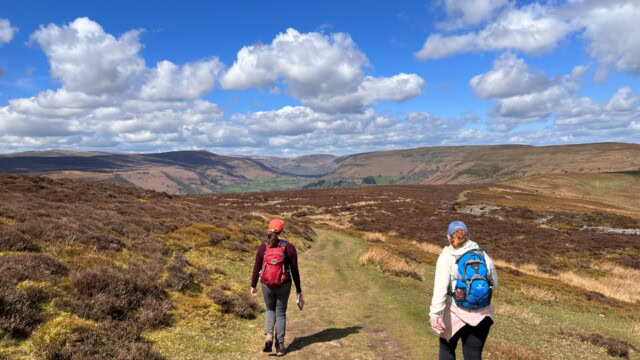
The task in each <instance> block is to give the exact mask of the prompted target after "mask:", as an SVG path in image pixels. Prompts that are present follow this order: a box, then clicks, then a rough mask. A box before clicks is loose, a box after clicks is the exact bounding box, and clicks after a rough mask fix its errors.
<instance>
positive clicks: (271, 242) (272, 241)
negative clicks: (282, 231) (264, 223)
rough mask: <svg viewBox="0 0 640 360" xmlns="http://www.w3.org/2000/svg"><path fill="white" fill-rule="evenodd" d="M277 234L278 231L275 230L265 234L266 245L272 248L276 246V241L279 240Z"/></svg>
mask: <svg viewBox="0 0 640 360" xmlns="http://www.w3.org/2000/svg"><path fill="white" fill-rule="evenodd" d="M278 235H279V233H277V232H275V231H269V234H267V247H270V248H272V247H276V246H278V243H279V242H280V239H279V238H278Z"/></svg>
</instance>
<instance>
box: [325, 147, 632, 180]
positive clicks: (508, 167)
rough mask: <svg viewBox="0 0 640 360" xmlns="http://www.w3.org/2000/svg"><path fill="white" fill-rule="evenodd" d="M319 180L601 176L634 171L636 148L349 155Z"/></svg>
mask: <svg viewBox="0 0 640 360" xmlns="http://www.w3.org/2000/svg"><path fill="white" fill-rule="evenodd" d="M337 162H338V163H339V164H340V166H338V168H337V169H336V170H335V171H333V172H332V173H331V174H329V175H327V176H326V177H324V178H323V179H322V180H324V182H323V183H321V184H319V185H321V186H320V187H331V185H332V184H335V183H337V182H342V183H344V184H350V183H355V184H360V183H363V179H365V178H367V177H369V179H368V181H367V180H365V181H364V183H369V184H372V183H373V184H375V183H378V184H380V183H382V184H388V183H393V184H474V183H490V182H497V181H503V180H508V179H515V178H520V177H526V176H532V175H540V174H563V173H606V172H620V171H634V170H638V169H640V145H638V144H622V143H598V144H580V145H561V146H544V147H535V146H526V145H498V146H462V147H427V148H418V149H409V150H397V151H384V152H373V153H365V154H357V155H350V156H346V157H343V158H340V159H338V160H337Z"/></svg>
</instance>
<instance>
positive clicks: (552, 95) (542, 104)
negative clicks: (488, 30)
mask: <svg viewBox="0 0 640 360" xmlns="http://www.w3.org/2000/svg"><path fill="white" fill-rule="evenodd" d="M584 71H585V67H582V66H578V67H576V68H574V70H573V71H572V72H571V74H568V75H564V76H559V77H556V78H548V77H547V76H546V75H545V74H544V73H538V74H532V73H531V71H530V70H529V67H528V65H527V64H526V63H525V62H524V61H523V60H522V59H520V58H518V57H516V56H515V55H513V54H511V53H505V54H503V55H502V56H501V57H500V58H498V59H497V60H496V61H495V62H494V64H493V69H492V70H490V71H489V72H487V73H484V74H480V75H477V76H474V77H473V78H472V79H471V80H470V82H469V85H470V86H471V88H472V89H473V91H474V92H475V93H476V95H478V96H480V97H483V98H488V99H491V100H492V101H493V102H494V107H493V109H492V110H491V111H490V114H489V115H490V118H491V122H490V125H491V128H492V129H493V130H496V131H499V132H505V133H506V132H510V131H512V130H514V129H515V128H517V127H518V126H519V125H522V124H527V123H533V122H544V121H546V120H548V119H551V120H553V124H554V125H555V128H554V129H555V131H556V134H555V138H556V139H560V140H562V139H566V141H569V140H573V141H578V139H589V140H592V139H598V136H600V139H602V138H608V139H618V140H623V139H625V138H626V139H629V138H630V137H633V134H638V135H640V133H638V132H637V130H636V129H634V128H633V124H634V122H637V121H639V119H640V109H639V108H638V106H639V104H640V97H639V96H637V95H634V94H633V91H632V89H631V88H629V87H622V88H620V89H618V90H617V91H616V93H615V94H613V95H612V96H611V98H610V99H609V100H608V101H606V102H604V103H602V104H599V103H597V102H596V101H594V100H593V99H591V98H589V97H580V96H579V90H580V78H581V76H582V74H583V73H584ZM598 134H599V135H598ZM524 139H528V140H530V141H532V142H540V139H537V138H533V137H532V135H531V134H529V135H526V136H523V135H513V134H512V136H511V138H510V141H513V142H522V140H524ZM562 141H564V140H562Z"/></svg>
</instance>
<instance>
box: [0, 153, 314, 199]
mask: <svg viewBox="0 0 640 360" xmlns="http://www.w3.org/2000/svg"><path fill="white" fill-rule="evenodd" d="M310 159H314V158H313V157H311V158H310ZM320 159H321V160H319V161H316V160H315V159H314V160H313V161H314V162H313V163H314V164H316V163H318V162H320V163H323V161H324V158H323V157H321V158H320ZM277 162H278V161H276V160H273V161H271V163H273V164H274V165H278V164H276V163H277ZM282 164H283V166H282V168H281V169H279V168H277V167H270V166H267V165H265V164H264V163H263V162H261V161H258V160H255V159H253V158H250V157H236V156H223V155H217V154H213V153H210V152H207V151H175V152H166V153H158V154H104V153H75V152H67V151H57V150H56V151H47V152H28V153H17V154H9V155H5V156H2V157H0V172H6V173H22V174H39V175H43V174H46V175H48V176H51V177H53V178H73V179H80V180H86V181H97V182H105V183H113V184H118V185H125V186H131V187H138V188H142V189H148V190H155V191H162V192H166V193H169V194H202V193H211V192H221V191H225V190H226V189H227V188H229V187H232V186H237V185H239V184H245V185H246V184H251V183H252V182H253V181H258V182H260V181H261V182H265V180H267V183H268V186H267V187H268V188H269V189H273V188H278V187H279V186H285V187H287V188H295V187H299V185H300V186H301V185H303V184H306V183H307V182H309V181H310V180H308V178H310V177H311V178H313V177H314V175H309V174H308V173H310V172H312V171H308V168H309V166H308V165H307V162H306V161H305V160H304V159H303V160H298V161H295V159H291V160H287V161H282ZM290 168H291V169H292V170H293V172H289V171H287V170H288V169H290ZM296 169H298V170H300V169H302V170H303V171H301V172H296ZM282 182H283V185H282V184H280V183H282Z"/></svg>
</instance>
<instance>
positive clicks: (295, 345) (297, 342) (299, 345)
mask: <svg viewBox="0 0 640 360" xmlns="http://www.w3.org/2000/svg"><path fill="white" fill-rule="evenodd" d="M360 329H362V326H349V327H346V328H342V329H338V328H329V329H324V330H322V331H319V332H317V333H315V334H311V335H307V336H303V337H298V338H295V339H293V341H292V342H291V344H289V346H288V347H287V353H291V352H294V351H297V350H302V349H303V348H305V347H306V346H309V345H311V344H316V343H323V342H330V341H334V340H338V339H342V338H345V337H347V336H349V335H351V334H357V333H358V332H359V331H360Z"/></svg>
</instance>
